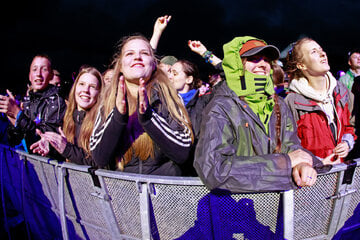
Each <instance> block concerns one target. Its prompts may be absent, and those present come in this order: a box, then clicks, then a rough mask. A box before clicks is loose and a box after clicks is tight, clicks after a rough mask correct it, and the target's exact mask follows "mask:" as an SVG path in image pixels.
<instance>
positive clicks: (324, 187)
mask: <svg viewBox="0 0 360 240" xmlns="http://www.w3.org/2000/svg"><path fill="white" fill-rule="evenodd" d="M337 179H338V173H331V174H328V175H322V176H319V177H318V179H317V181H316V183H315V185H314V186H312V187H304V188H301V189H298V190H296V191H294V202H295V203H294V204H295V206H294V215H295V216H294V239H305V238H310V237H316V236H320V235H327V229H328V226H329V223H330V217H331V213H332V208H333V204H334V200H330V199H327V198H329V197H331V196H333V195H334V194H335V192H336V184H337Z"/></svg>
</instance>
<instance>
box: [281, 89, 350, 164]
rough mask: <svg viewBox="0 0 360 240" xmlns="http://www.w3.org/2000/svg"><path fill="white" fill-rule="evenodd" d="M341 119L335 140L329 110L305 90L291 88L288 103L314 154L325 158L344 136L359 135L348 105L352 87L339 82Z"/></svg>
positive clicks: (337, 105)
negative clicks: (320, 105)
mask: <svg viewBox="0 0 360 240" xmlns="http://www.w3.org/2000/svg"><path fill="white" fill-rule="evenodd" d="M333 97H334V103H335V109H336V113H337V114H335V117H336V123H337V135H338V137H337V139H336V140H335V139H334V137H333V134H332V132H331V129H330V126H329V124H328V120H327V117H326V115H325V113H324V112H323V111H322V110H321V108H320V107H319V105H317V103H316V102H315V101H313V100H311V99H309V98H307V97H305V96H303V95H301V94H298V93H295V92H290V93H289V94H288V96H287V97H286V100H285V101H286V103H287V104H288V106H289V108H290V109H291V111H292V113H293V115H294V119H295V121H296V122H297V125H298V136H299V138H300V140H301V145H302V146H303V147H304V148H305V149H308V150H309V151H311V152H312V153H313V154H314V155H316V156H318V157H321V158H325V157H327V156H328V155H330V154H331V153H332V152H333V149H334V148H335V146H336V145H337V144H338V143H340V142H342V141H343V137H344V138H345V139H346V138H349V137H350V138H351V136H349V135H347V136H344V135H345V134H350V135H352V136H353V139H355V134H354V128H353V126H351V125H350V123H349V119H350V112H349V109H348V99H349V97H348V90H347V88H346V87H345V86H344V85H343V84H341V83H338V84H337V85H336V87H335V89H334V92H333Z"/></svg>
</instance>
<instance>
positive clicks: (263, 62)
mask: <svg viewBox="0 0 360 240" xmlns="http://www.w3.org/2000/svg"><path fill="white" fill-rule="evenodd" d="M243 64H244V69H245V70H246V71H248V72H251V73H253V74H257V75H264V76H269V75H270V70H271V65H270V59H269V58H268V57H266V56H264V55H263V54H261V53H259V54H256V55H254V56H251V57H247V58H245V59H244V62H243Z"/></svg>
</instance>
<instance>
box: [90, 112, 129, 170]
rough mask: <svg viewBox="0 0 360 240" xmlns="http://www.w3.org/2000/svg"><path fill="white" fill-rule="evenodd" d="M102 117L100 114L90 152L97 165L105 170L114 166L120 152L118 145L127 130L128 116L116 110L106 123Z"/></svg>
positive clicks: (91, 139)
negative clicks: (113, 162)
mask: <svg viewBox="0 0 360 240" xmlns="http://www.w3.org/2000/svg"><path fill="white" fill-rule="evenodd" d="M101 115H102V114H101V112H99V113H98V115H97V117H96V120H95V124H94V130H93V132H92V134H91V137H90V151H91V155H92V158H93V159H94V161H95V162H96V165H97V166H98V167H100V168H103V167H106V166H108V165H109V164H110V165H111V164H112V161H113V160H114V159H115V155H116V153H117V152H118V151H119V149H118V147H119V146H118V143H119V141H120V139H121V137H122V135H123V134H124V129H126V124H127V122H128V115H127V114H124V115H122V114H121V113H119V111H117V109H116V108H114V109H113V110H112V111H111V112H110V114H109V115H108V116H107V117H106V119H105V121H102V119H101Z"/></svg>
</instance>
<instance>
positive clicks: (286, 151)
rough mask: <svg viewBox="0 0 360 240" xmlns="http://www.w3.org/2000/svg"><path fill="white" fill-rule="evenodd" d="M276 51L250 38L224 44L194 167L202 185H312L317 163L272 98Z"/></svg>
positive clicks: (249, 188)
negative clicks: (221, 75) (221, 71)
mask: <svg viewBox="0 0 360 240" xmlns="http://www.w3.org/2000/svg"><path fill="white" fill-rule="evenodd" d="M278 57H279V50H278V49H277V48H276V47H274V46H272V45H267V44H266V43H265V42H264V41H263V40H260V39H256V38H253V37H237V38H235V39H233V40H232V41H231V42H229V43H227V44H225V45H224V59H223V62H222V66H223V69H224V72H225V77H226V81H222V82H220V83H219V84H220V85H219V86H218V87H217V89H216V91H215V92H214V96H213V98H212V100H211V101H210V102H209V104H208V105H207V106H206V108H205V109H204V112H203V119H202V122H201V131H200V138H199V142H198V144H197V148H196V152H195V162H194V166H195V168H196V170H197V172H198V174H199V176H200V178H201V179H202V180H203V182H204V183H205V185H206V186H207V187H208V188H210V189H214V188H220V189H226V190H230V191H232V192H254V191H278V190H287V189H292V188H295V187H296V185H297V186H311V185H313V184H314V183H315V181H316V177H317V172H316V171H315V169H314V168H313V167H312V164H319V166H322V164H321V162H320V161H318V160H317V159H316V158H315V157H313V156H312V155H311V154H310V153H308V152H306V150H304V149H303V148H302V147H301V145H300V142H299V139H298V138H297V136H296V133H297V132H296V125H295V122H294V120H293V116H292V114H291V112H290V110H289V109H288V107H287V106H286V104H285V102H284V101H283V100H282V99H281V98H280V97H278V96H277V95H275V94H274V86H273V82H272V78H271V74H270V73H271V65H272V61H274V60H276V59H278Z"/></svg>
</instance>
